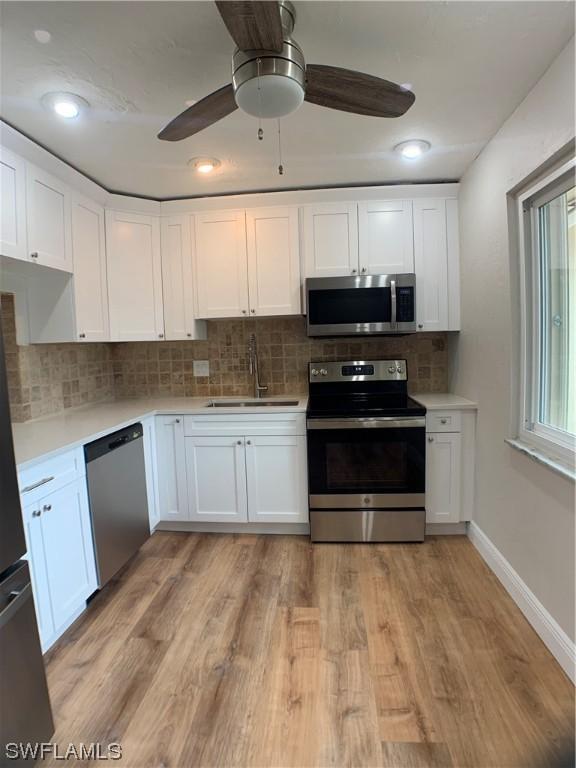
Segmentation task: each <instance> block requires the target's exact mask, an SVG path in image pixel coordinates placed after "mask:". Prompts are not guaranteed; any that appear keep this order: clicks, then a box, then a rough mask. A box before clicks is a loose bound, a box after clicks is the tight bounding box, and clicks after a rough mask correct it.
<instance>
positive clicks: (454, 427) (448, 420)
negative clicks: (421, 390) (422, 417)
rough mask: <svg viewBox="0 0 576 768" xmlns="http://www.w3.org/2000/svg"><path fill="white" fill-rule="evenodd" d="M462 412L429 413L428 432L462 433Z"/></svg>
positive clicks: (427, 416) (427, 415) (427, 419)
mask: <svg viewBox="0 0 576 768" xmlns="http://www.w3.org/2000/svg"><path fill="white" fill-rule="evenodd" d="M460 430H461V414H460V411H428V413H427V414H426V432H460Z"/></svg>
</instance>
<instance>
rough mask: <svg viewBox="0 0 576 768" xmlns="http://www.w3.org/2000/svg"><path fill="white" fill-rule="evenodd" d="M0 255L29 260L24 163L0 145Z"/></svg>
mask: <svg viewBox="0 0 576 768" xmlns="http://www.w3.org/2000/svg"><path fill="white" fill-rule="evenodd" d="M0 254H2V256H10V258H12V259H25V260H27V259H28V250H27V248H26V163H25V162H24V160H22V158H20V157H18V155H15V154H13V153H12V152H9V151H8V150H7V149H4V147H0Z"/></svg>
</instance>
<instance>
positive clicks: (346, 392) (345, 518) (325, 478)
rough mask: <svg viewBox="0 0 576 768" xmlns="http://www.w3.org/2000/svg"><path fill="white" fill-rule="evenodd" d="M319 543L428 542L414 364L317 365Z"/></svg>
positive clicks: (312, 423)
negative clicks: (410, 373) (411, 391)
mask: <svg viewBox="0 0 576 768" xmlns="http://www.w3.org/2000/svg"><path fill="white" fill-rule="evenodd" d="M309 394H310V397H309V402H308V411H307V435H308V485H309V504H310V528H311V537H312V540H313V541H423V540H424V531H425V524H426V512H425V508H424V490H425V471H426V449H425V414H426V410H425V408H423V407H422V406H420V405H418V403H416V402H415V401H414V400H412V399H411V398H410V397H408V377H407V366H406V360H353V361H349V362H339V363H310V366H309Z"/></svg>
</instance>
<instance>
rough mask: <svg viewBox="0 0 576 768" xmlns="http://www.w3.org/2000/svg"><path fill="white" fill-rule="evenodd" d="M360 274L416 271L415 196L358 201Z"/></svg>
mask: <svg viewBox="0 0 576 768" xmlns="http://www.w3.org/2000/svg"><path fill="white" fill-rule="evenodd" d="M358 240H359V256H358V261H359V271H360V274H363V275H365V274H368V275H378V274H395V273H402V272H414V233H413V223H412V201H411V200H380V201H370V202H367V203H359V204H358Z"/></svg>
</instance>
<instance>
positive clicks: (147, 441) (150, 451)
mask: <svg viewBox="0 0 576 768" xmlns="http://www.w3.org/2000/svg"><path fill="white" fill-rule="evenodd" d="M155 423H156V420H155V418H154V417H153V416H150V417H149V418H148V419H143V420H142V429H143V430H144V465H145V467H146V496H147V499H148V517H149V520H150V533H152V532H153V531H154V529H155V528H156V526H157V525H158V523H159V522H160V507H159V502H158V472H157V454H156V429H155Z"/></svg>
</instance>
